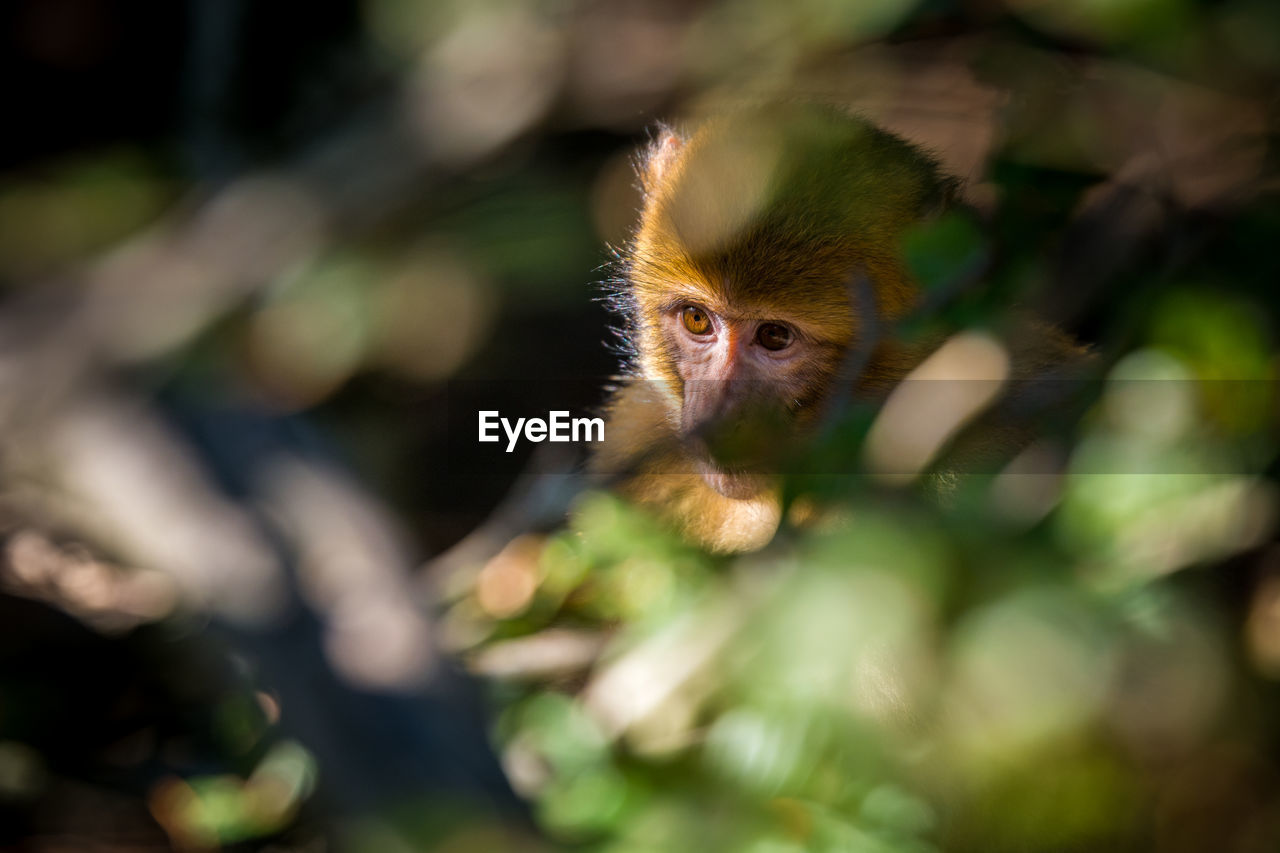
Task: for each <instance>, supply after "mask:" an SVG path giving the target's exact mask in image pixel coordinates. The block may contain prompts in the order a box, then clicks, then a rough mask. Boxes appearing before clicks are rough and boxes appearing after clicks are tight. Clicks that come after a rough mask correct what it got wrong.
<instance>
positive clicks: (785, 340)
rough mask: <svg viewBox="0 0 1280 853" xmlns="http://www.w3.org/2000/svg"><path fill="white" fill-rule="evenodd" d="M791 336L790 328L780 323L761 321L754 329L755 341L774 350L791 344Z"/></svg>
mask: <svg viewBox="0 0 1280 853" xmlns="http://www.w3.org/2000/svg"><path fill="white" fill-rule="evenodd" d="M791 337H792V335H791V330H790V329H788V328H787V327H786V326H784V325H782V324H781V323H761V324H760V328H758V329H756V343H758V344H760V346H762V347H764V348H765V349H767V350H773V351H775V352H776V351H778V350H780V349H786V348H787V347H789V346H791Z"/></svg>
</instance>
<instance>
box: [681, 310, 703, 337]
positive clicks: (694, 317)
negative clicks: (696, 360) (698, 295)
mask: <svg viewBox="0 0 1280 853" xmlns="http://www.w3.org/2000/svg"><path fill="white" fill-rule="evenodd" d="M680 322H681V323H684V327H685V328H686V329H688V330H689V333H690V334H694V335H705V334H707V333H708V332H710V331H711V317H710V315H708V314H707V312H706V311H703V310H702V309H701V308H699V307H698V306H696V305H687V306H685V307H684V308H682V309H681V310H680Z"/></svg>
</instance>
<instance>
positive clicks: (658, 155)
mask: <svg viewBox="0 0 1280 853" xmlns="http://www.w3.org/2000/svg"><path fill="white" fill-rule="evenodd" d="M686 141H687V140H686V139H685V138H684V137H683V136H681V135H680V134H678V133H676V132H675V131H674V130H672V129H671V128H669V127H665V126H663V127H659V128H658V132H657V134H655V135H654V139H653V142H651V143H650V144H649V146H648V147H647V148H646V149H645V150H644V152H643V153H642V154H641V157H640V162H639V164H638V165H637V168H636V171H637V172H638V173H639V177H640V189H642V190H643V191H644V194H645V195H650V194H652V193H653V191H654V190H655V189H657V188H658V187H659V186H660V185H661V184H662V180H663V178H664V177H665V176H666V174H667V172H668V171H669V170H670V167H671V164H672V163H674V162H675V161H676V159H677V158H679V156H680V152H681V151H683V150H684V146H685V142H686Z"/></svg>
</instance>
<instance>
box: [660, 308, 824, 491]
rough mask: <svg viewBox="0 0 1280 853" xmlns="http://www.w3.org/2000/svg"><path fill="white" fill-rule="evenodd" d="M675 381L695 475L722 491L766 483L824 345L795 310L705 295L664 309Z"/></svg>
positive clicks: (802, 410) (806, 408) (803, 410)
mask: <svg viewBox="0 0 1280 853" xmlns="http://www.w3.org/2000/svg"><path fill="white" fill-rule="evenodd" d="M659 326H660V333H661V336H662V339H663V349H664V350H666V352H667V353H668V354H669V358H670V363H671V364H673V365H674V366H675V370H676V378H677V379H678V383H677V384H678V386H679V390H680V394H679V411H678V413H677V416H678V429H679V434H680V437H681V441H682V444H683V446H684V447H685V450H686V452H687V454H688V455H689V456H690V457H691V458H692V459H693V460H694V461H695V465H696V467H697V469H698V473H699V474H700V475H701V476H702V478H703V479H704V480H705V481H706V483H707V485H709V486H711V487H712V488H713V489H715V490H716V491H717V492H719V493H720V494H722V495H725V496H726V497H733V498H746V497H751V496H753V495H755V494H758V493H759V492H760V491H762V490H763V489H765V488H766V487H767V486H768V484H769V480H770V477H769V476H768V475H769V474H770V473H771V472H772V471H776V470H777V466H778V463H779V462H780V461H781V459H782V457H783V456H784V455H785V454H786V452H787V451H788V449H789V446H790V444H791V442H792V440H793V439H794V438H795V436H796V434H797V432H798V431H802V427H803V426H804V425H805V424H806V423H807V422H809V421H812V419H813V418H812V413H813V411H814V409H815V407H814V406H813V405H812V403H813V400H814V391H815V389H816V387H817V386H819V385H821V384H822V383H823V381H824V375H825V373H826V371H827V369H828V368H827V364H826V362H827V358H826V356H827V355H828V351H829V348H828V347H825V346H821V345H819V344H818V343H817V341H816V340H815V339H814V337H813V332H812V331H809V330H806V328H805V324H804V321H803V319H802V318H798V317H792V316H789V315H787V314H785V313H775V314H772V315H771V314H762V313H760V312H759V311H758V310H756V311H752V310H746V311H744V310H741V308H738V310H735V306H733V305H730V304H726V303H721V302H718V301H712V300H710V299H705V298H704V299H703V300H702V301H698V302H695V301H692V300H678V301H676V302H674V303H673V304H671V305H668V306H666V307H665V309H664V310H663V311H662V312H661V315H660V320H659Z"/></svg>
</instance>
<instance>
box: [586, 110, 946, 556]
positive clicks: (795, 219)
mask: <svg viewBox="0 0 1280 853" xmlns="http://www.w3.org/2000/svg"><path fill="white" fill-rule="evenodd" d="M639 173H640V183H641V186H642V188H643V190H644V206H643V209H642V211H641V214H640V220H639V225H638V227H637V230H636V232H635V236H634V239H633V240H632V242H631V244H630V246H629V247H628V249H627V250H626V251H625V252H623V253H622V257H621V269H620V270H619V274H618V277H617V281H616V287H617V294H616V296H617V298H616V302H617V305H618V306H619V307H620V308H621V309H622V310H623V312H624V314H625V323H626V327H625V330H624V338H625V340H626V341H627V342H628V345H629V347H630V359H629V363H630V368H631V375H630V376H629V377H628V378H627V379H626V380H624V382H623V383H622V384H621V386H620V388H619V390H618V391H617V393H616V394H615V395H614V398H613V400H612V402H611V404H610V412H609V424H608V427H607V429H606V431H605V432H606V442H605V444H604V445H603V449H602V450H601V451H599V452H598V453H597V455H596V457H595V460H594V468H595V469H596V470H597V471H599V472H603V473H608V474H613V475H616V476H620V477H621V478H622V480H623V483H622V486H621V490H622V491H623V492H624V493H626V494H628V495H630V496H631V497H632V498H634V499H635V500H637V501H639V502H640V503H642V504H645V505H648V506H650V507H653V508H654V509H655V510H656V511H657V512H658V513H659V514H661V515H662V516H664V517H665V518H667V519H669V520H670V521H671V522H672V523H674V524H675V525H676V526H677V527H678V528H679V529H680V530H681V531H682V532H683V534H684V535H685V536H687V537H688V538H690V539H691V540H693V541H695V542H697V543H699V544H701V545H703V546H705V547H707V548H709V549H711V550H716V551H740V550H749V549H754V548H758V547H760V546H762V545H763V544H765V543H766V542H768V540H769V539H770V538H771V537H772V535H773V533H774V531H775V529H776V527H777V524H778V521H779V516H780V508H779V502H778V498H777V494H776V488H774V487H772V486H769V487H765V488H761V489H759V490H756V491H754V492H753V493H749V494H733V493H732V492H731V491H730V490H728V489H724V488H719V486H718V483H719V481H718V480H717V479H715V477H708V476H704V475H705V474H706V470H705V465H704V463H703V460H701V459H699V458H697V454H696V453H694V452H692V451H690V449H689V442H688V440H687V439H688V437H689V436H688V432H689V430H688V426H689V425H688V423H687V421H688V418H687V417H686V415H687V412H685V411H684V409H685V406H686V403H687V399H688V397H689V394H688V393H686V392H687V391H688V389H686V388H685V385H684V380H683V378H682V376H683V375H684V374H687V373H688V370H687V368H688V367H689V365H688V364H687V359H688V358H689V355H688V351H689V347H690V346H692V345H694V344H696V341H694V342H693V344H690V343H689V342H688V341H684V342H683V343H682V339H681V338H679V330H678V329H677V330H676V331H674V332H673V331H672V328H673V327H672V324H671V322H670V321H669V319H667V318H669V317H670V316H672V312H673V311H675V310H678V308H679V306H680V305H681V304H688V303H692V304H696V305H699V306H702V307H705V308H706V309H709V310H710V311H711V312H712V313H714V314H717V315H720V316H724V317H729V318H745V320H744V321H754V320H761V321H769V320H782V321H785V322H786V323H787V324H788V325H789V327H791V328H793V329H795V330H796V331H797V333H798V335H799V336H800V338H801V340H802V341H803V344H802V345H798V346H797V347H796V352H797V353H798V355H797V356H795V357H794V358H791V359H790V361H788V362H786V363H785V365H780V366H779V369H778V370H777V372H776V374H774V375H771V376H769V377H768V378H769V379H770V380H771V381H772V382H775V383H776V393H777V394H778V396H779V399H780V403H781V404H782V405H783V406H784V407H785V410H786V412H787V416H788V417H789V418H791V419H793V421H794V424H795V426H796V431H797V432H803V429H804V427H805V426H807V425H811V424H812V423H813V422H814V421H815V420H816V419H817V418H818V417H819V412H820V411H822V409H823V405H822V404H823V403H824V400H825V395H826V394H827V393H828V392H829V391H830V390H831V387H832V385H833V376H834V375H835V374H836V373H837V371H838V370H839V367H840V365H841V363H842V361H843V360H844V359H845V357H846V353H847V352H848V350H849V348H850V347H851V346H853V345H855V344H856V342H857V340H858V337H859V334H860V330H861V327H862V325H863V323H862V322H861V320H863V319H864V318H860V317H858V316H855V314H856V313H857V312H856V311H855V307H854V306H855V304H856V300H854V299H852V298H851V288H850V281H851V276H852V275H853V274H854V272H855V271H859V272H860V274H862V275H864V276H865V279H866V281H869V282H870V283H871V285H872V287H873V290H874V301H875V306H874V307H875V311H876V314H877V317H876V320H877V321H879V322H881V323H884V322H891V321H892V320H893V319H894V318H897V317H900V316H902V315H903V314H904V313H905V312H907V311H908V310H909V309H910V308H912V307H913V306H915V305H916V304H917V303H918V297H919V291H918V288H917V286H916V285H915V284H914V283H913V282H912V280H911V278H910V275H909V273H908V271H907V269H906V267H905V265H904V262H903V259H902V256H901V249H900V245H901V238H902V235H903V232H904V231H905V230H906V229H907V228H908V227H909V226H911V225H913V224H914V223H917V222H919V221H920V220H921V219H922V218H925V217H927V216H929V215H930V214H932V213H934V212H936V211H938V210H940V209H942V208H943V207H945V206H946V205H947V204H948V203H949V202H950V200H951V197H952V195H953V193H954V191H955V183H954V181H953V180H951V179H949V178H947V177H945V176H943V175H941V174H940V173H939V171H938V168H937V166H936V164H935V163H934V162H933V161H932V160H931V159H930V158H929V157H927V156H926V155H925V154H923V153H922V152H921V151H919V150H918V149H916V148H914V147H912V146H910V145H908V144H907V143H906V142H904V141H902V140H901V139H899V138H897V137H895V136H892V135H890V134H888V133H886V132H884V131H882V130H880V129H878V128H876V127H874V126H873V125H871V124H870V123H868V122H866V121H864V120H862V119H860V118H857V117H853V116H850V115H848V114H845V113H843V112H841V111H838V110H836V109H833V108H829V107H825V106H818V105H813V104H802V103H794V104H792V103H788V104H775V105H770V106H766V107H757V108H752V109H746V110H740V111H737V112H734V113H731V114H728V115H724V116H720V117H718V118H714V119H711V120H709V121H707V122H706V123H704V124H703V125H701V126H700V127H699V128H698V129H697V131H696V132H695V133H693V135H692V136H690V137H688V138H686V137H684V136H682V135H681V134H679V133H677V132H675V131H671V130H667V129H663V130H662V131H661V132H659V133H658V134H657V136H656V138H655V139H654V141H653V143H652V145H651V146H650V147H649V149H648V151H647V152H646V154H645V156H644V158H643V159H642V161H641V162H640V163H639ZM682 347H683V348H682ZM922 355H923V354H922V353H916V352H913V351H910V350H906V349H902V348H894V347H893V346H892V345H888V344H886V345H883V346H880V347H879V348H877V350H876V357H875V358H874V359H873V360H872V362H871V363H870V364H869V365H868V366H867V369H866V373H865V375H866V377H867V380H868V381H869V382H870V383H871V384H875V383H877V382H880V383H888V382H892V381H893V380H895V379H897V378H900V377H901V376H903V375H904V374H905V373H906V372H907V371H908V370H909V369H910V368H911V367H912V366H913V365H914V364H916V363H918V362H919V360H920V358H921V357H922ZM758 361H762V362H765V368H768V366H769V362H768V360H767V359H758ZM759 369H760V368H757V370H759ZM712 484H717V488H713V487H712ZM748 491H750V490H748ZM726 492H729V494H726Z"/></svg>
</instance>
